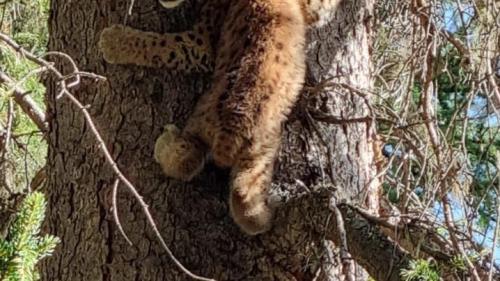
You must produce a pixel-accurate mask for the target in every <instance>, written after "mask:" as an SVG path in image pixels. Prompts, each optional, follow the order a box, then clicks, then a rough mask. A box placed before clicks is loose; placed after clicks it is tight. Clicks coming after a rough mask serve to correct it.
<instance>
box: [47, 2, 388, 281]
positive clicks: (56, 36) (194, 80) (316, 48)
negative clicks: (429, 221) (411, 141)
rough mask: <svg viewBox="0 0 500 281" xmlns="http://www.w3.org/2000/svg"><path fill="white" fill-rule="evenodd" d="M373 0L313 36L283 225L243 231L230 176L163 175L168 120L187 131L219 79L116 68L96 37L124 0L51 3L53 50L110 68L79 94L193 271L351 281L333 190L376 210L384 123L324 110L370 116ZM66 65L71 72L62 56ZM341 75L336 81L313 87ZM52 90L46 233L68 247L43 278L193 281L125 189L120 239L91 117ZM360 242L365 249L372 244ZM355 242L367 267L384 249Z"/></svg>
mask: <svg viewBox="0 0 500 281" xmlns="http://www.w3.org/2000/svg"><path fill="white" fill-rule="evenodd" d="M371 2H372V1H371V0H353V1H344V2H343V3H342V4H341V5H340V7H339V11H338V12H337V14H336V17H335V18H334V19H333V21H332V22H331V23H330V24H329V25H327V26H326V27H324V28H322V29H321V30H313V31H311V32H310V36H309V43H308V46H309V47H308V74H307V87H306V88H307V89H308V90H305V91H304V94H303V97H302V98H301V100H300V102H299V103H298V104H297V106H296V108H295V110H294V112H293V114H292V115H291V117H290V119H289V121H288V122H287V124H286V125H285V133H284V135H283V145H282V148H281V152H280V156H279V160H278V161H277V163H276V167H277V168H276V171H275V180H274V182H273V190H272V194H273V198H274V201H276V202H275V204H276V205H279V207H278V211H277V216H276V219H275V223H274V227H273V229H272V230H271V231H270V232H268V233H266V234H263V235H259V236H256V237H250V236H246V235H244V234H243V233H241V232H240V231H239V229H238V227H237V226H236V225H235V224H234V223H233V222H232V219H231V218H230V217H229V215H228V205H227V195H228V186H227V185H228V172H227V171H223V170H221V169H218V168H216V167H214V166H213V165H208V166H207V167H206V168H205V169H204V171H203V172H202V174H201V175H199V176H198V177H196V178H195V179H194V180H193V181H192V182H189V183H184V182H179V181H175V180H171V179H169V178H166V177H164V176H163V174H162V171H161V169H160V167H159V165H157V164H156V163H155V162H154V160H153V147H154V142H155V139H156V138H157V137H158V136H159V135H160V133H161V131H162V128H163V125H164V124H166V123H172V122H174V123H177V124H178V125H180V126H182V125H183V124H184V122H185V120H186V119H187V117H188V116H189V114H190V112H191V110H192V109H193V107H194V105H195V102H196V100H197V98H198V97H199V96H200V95H202V94H203V91H204V90H206V89H207V86H208V84H209V83H210V78H209V77H208V76H204V75H202V74H199V75H197V74H194V75H189V76H183V75H176V74H174V73H170V72H168V71H165V70H162V69H146V68H142V67H137V66H120V65H109V64H106V63H105V62H104V60H103V59H102V56H101V54H100V53H99V52H98V49H97V42H98V38H99V34H100V32H101V30H102V29H103V28H105V27H107V26H110V25H111V24H115V23H123V21H124V17H125V15H126V13H127V9H128V4H129V3H128V1H124V0H101V1H63V0H53V1H52V14H51V17H50V23H49V24H50V43H49V48H50V50H54V51H63V52H65V53H67V54H69V55H70V56H71V57H73V58H74V59H75V61H76V62H77V64H78V65H79V66H80V68H81V69H82V70H86V71H92V72H95V73H97V74H101V75H105V76H106V77H108V81H107V82H106V83H95V82H92V81H83V82H82V84H81V85H80V86H79V88H78V89H77V90H76V91H75V94H76V97H77V98H78V99H79V100H80V101H82V103H83V104H88V105H89V111H90V113H91V114H92V116H93V117H94V120H95V122H96V124H97V126H98V128H99V129H100V131H101V133H102V135H103V138H104V140H105V141H106V142H107V145H108V148H109V149H110V151H111V152H112V155H113V157H114V158H115V159H116V161H117V163H118V166H119V168H120V169H121V170H122V171H123V172H124V174H125V175H126V176H127V177H128V179H129V180H130V181H131V182H132V183H134V184H135V185H136V187H137V188H138V191H139V192H140V193H141V194H142V195H143V197H144V199H145V201H146V202H147V203H148V204H149V206H150V209H151V211H152V212H153V215H154V217H155V219H156V221H157V223H158V226H159V229H160V231H161V233H162V234H163V236H164V237H165V239H166V241H167V243H168V244H169V246H170V247H171V249H172V251H173V253H174V254H175V256H176V257H177V258H178V259H179V260H180V261H181V262H182V263H183V264H184V265H185V266H186V267H187V268H189V269H191V270H192V271H193V272H195V273H197V274H200V275H203V276H207V277H211V278H215V279H217V280H313V279H314V278H315V277H318V279H315V280H341V278H340V277H339V274H338V268H339V265H338V264H337V261H338V259H336V258H335V255H336V254H337V252H336V251H332V243H331V242H329V241H328V240H327V239H328V238H329V237H332V239H331V240H334V241H336V239H337V238H335V236H336V234H335V229H336V228H335V223H334V222H332V220H334V217H333V215H332V211H331V210H330V208H329V205H330V204H331V200H330V199H331V198H330V197H331V194H336V197H337V199H338V200H340V199H346V200H348V201H355V202H360V203H362V204H365V205H366V206H367V207H368V208H369V209H372V210H376V209H377V208H378V202H377V188H378V186H379V182H378V180H377V179H376V178H375V175H376V172H377V171H376V167H375V161H374V157H375V156H374V143H373V140H374V134H375V130H374V128H373V126H374V125H373V124H372V123H371V122H369V121H367V122H363V121H361V122H339V124H334V125H332V124H326V123H324V122H323V123H322V122H318V121H317V120H315V119H314V116H315V115H318V114H320V115H325V114H327V115H331V116H337V117H339V118H342V119H347V120H349V119H356V118H360V117H363V118H364V117H366V116H367V115H368V113H369V112H368V111H369V110H368V107H367V105H366V100H367V99H369V94H367V93H366V92H364V90H363V89H365V90H366V89H369V88H370V54H369V43H370V39H369V35H370V29H369V27H370V18H371V13H372V3H371ZM190 4H191V5H195V3H190ZM190 12H191V10H190V5H186V6H185V7H183V8H181V9H176V10H173V11H164V10H161V9H160V8H159V5H158V4H157V3H156V1H153V0H145V1H136V3H135V7H134V10H133V13H132V15H131V16H129V17H128V22H127V25H129V26H132V27H134V28H138V29H142V30H149V31H156V32H175V31H180V30H183V29H186V28H187V27H189V25H190V24H191V23H192V22H193V21H194V19H193V16H192V15H191V13H190ZM60 65H61V66H62V67H63V68H67V69H69V67H70V66H69V65H68V64H65V63H64V62H63V61H61V62H60ZM332 77H333V78H334V80H332V81H333V82H335V83H336V85H337V84H338V85H339V86H336V87H333V88H329V89H328V90H326V91H315V90H313V89H312V88H314V87H316V86H317V85H318V84H319V83H322V82H324V81H325V80H326V79H328V78H332ZM341 85H344V86H341ZM346 85H347V86H346ZM48 86H49V88H48V89H49V92H48V100H47V103H48V111H49V112H48V119H49V122H50V132H49V142H50V145H49V146H50V149H49V155H48V186H47V189H46V191H47V194H48V199H49V210H48V219H47V222H46V231H47V232H49V233H51V234H54V235H57V236H59V237H60V238H61V239H62V243H61V244H60V246H59V247H58V248H57V250H56V252H55V254H54V256H53V257H51V258H49V259H47V260H46V261H45V262H44V265H43V270H42V271H43V273H42V276H43V277H42V279H43V280H71V281H79V280H117V281H118V280H120V281H121V280H151V281H154V280H188V278H187V276H186V275H184V274H183V273H182V272H180V271H179V270H178V268H177V267H175V265H174V264H173V263H172V262H171V260H170V259H169V258H168V256H167V255H166V253H165V251H164V250H163V249H162V248H161V247H160V244H159V242H158V241H157V240H156V238H155V236H154V235H153V233H152V231H151V228H150V227H149V226H148V224H147V222H146V220H145V217H144V215H143V213H142V211H141V208H140V207H139V205H138V204H137V202H135V201H134V199H133V198H132V196H130V194H128V193H127V192H126V191H125V189H124V188H123V186H122V187H121V188H120V189H119V190H120V191H119V195H118V208H119V214H120V219H121V222H122V224H123V227H124V229H125V232H126V233H127V234H128V236H129V237H130V239H131V240H132V242H133V243H134V245H133V246H129V245H128V244H127V243H126V241H125V240H124V239H123V237H122V236H121V235H120V234H119V232H118V229H117V226H116V224H115V222H114V221H113V218H112V213H111V210H110V208H111V199H112V196H111V195H112V185H113V182H114V180H115V175H114V174H113V172H112V170H111V168H110V166H109V165H108V164H107V163H106V162H105V160H104V158H103V156H102V154H101V152H100V150H99V147H98V144H97V143H96V141H95V138H94V136H93V135H92V134H91V133H90V130H89V128H88V126H87V125H86V124H85V121H84V119H83V116H82V114H81V112H79V111H78V110H77V109H76V108H75V107H74V106H72V105H71V104H70V103H69V102H68V101H67V100H64V99H59V100H56V98H55V95H56V87H55V86H54V85H53V84H50V83H49V85H48ZM356 89H357V90H356ZM365 119H366V118H365ZM363 120H364V119H363ZM325 186H326V187H328V188H326V187H325ZM316 189H328V190H329V191H327V193H326V194H328V195H327V196H326V197H325V193H324V192H319V193H318V194H319V195H317V196H316V195H315V192H316V191H317V190H316ZM342 212H343V213H345V210H343V209H342ZM346 221H347V223H348V224H349V220H346ZM351 226H356V224H352V225H348V227H346V229H347V231H349V233H350V234H351V235H352V237H351V238H353V237H354V238H356V237H358V236H356V235H358V234H357V233H356V232H357V231H358V230H359V229H361V228H358V229H356V228H352V227H351ZM359 235H361V234H359ZM358 238H359V239H360V240H359V241H362V242H363V243H365V244H366V242H367V241H370V240H366V239H364V240H363V237H362V236H359V237H358ZM348 240H349V239H348ZM359 241H357V240H356V239H354V240H352V239H351V240H349V241H348V242H349V243H351V244H352V243H358V244H356V245H355V246H356V247H353V251H352V252H353V254H355V255H356V256H354V258H355V259H356V260H358V259H360V257H361V259H360V261H361V263H362V261H363V259H362V258H363V255H365V257H364V259H365V260H367V261H369V260H370V259H372V261H371V263H376V259H375V258H374V253H369V252H368V253H366V252H365V253H363V251H362V250H363V249H362V248H361V249H360V247H359V246H360V245H364V244H362V243H361V242H359ZM376 248H377V247H374V248H371V249H368V250H372V249H376ZM386 248H387V247H386ZM386 248H381V249H378V250H379V251H387V250H388V251H389V252H388V253H389V255H388V256H384V257H385V258H390V257H391V255H390V254H392V253H393V252H394V251H393V249H386ZM358 252H361V253H358ZM332 256H333V258H332ZM362 264H363V263H362ZM364 265H365V266H366V267H367V268H368V269H369V270H370V272H371V273H372V275H373V274H374V272H376V271H381V272H384V270H386V272H387V275H388V276H389V275H391V273H389V271H388V270H389V262H388V261H380V264H375V265H373V264H364ZM381 274H382V273H381ZM384 274H385V273H384ZM377 277H378V276H377ZM360 280H361V279H360ZM388 280H398V279H397V278H396V277H394V278H392V277H391V278H389V279H388Z"/></svg>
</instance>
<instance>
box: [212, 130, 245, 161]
mask: <svg viewBox="0 0 500 281" xmlns="http://www.w3.org/2000/svg"><path fill="white" fill-rule="evenodd" d="M244 142H245V141H244V138H243V136H241V135H240V134H238V133H237V132H232V131H229V130H224V129H222V130H219V132H218V133H216V135H215V138H214V140H213V145H212V157H213V159H214V162H215V164H216V165H217V166H219V167H223V168H228V167H232V166H233V165H234V164H235V161H236V159H237V158H238V156H239V153H240V152H241V147H242V146H243V144H244Z"/></svg>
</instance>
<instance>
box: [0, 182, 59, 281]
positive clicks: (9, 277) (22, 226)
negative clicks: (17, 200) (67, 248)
mask: <svg viewBox="0 0 500 281" xmlns="http://www.w3.org/2000/svg"><path fill="white" fill-rule="evenodd" d="M45 207H46V201H45V197H44V195H43V194H42V193H40V192H33V193H30V194H29V195H28V196H27V197H26V198H25V200H24V202H23V204H22V205H21V209H20V210H19V212H18V214H17V217H16V219H15V221H14V223H13V225H12V226H11V228H10V229H9V233H8V235H7V237H6V239H1V238H0V280H2V281H32V280H38V279H39V275H38V272H37V271H36V269H35V265H36V264H37V263H38V262H39V261H40V260H41V259H42V258H44V257H46V256H48V255H50V254H51V253H52V251H53V250H54V248H55V246H56V245H57V243H58V242H59V239H58V238H57V237H55V236H52V235H46V236H43V237H40V236H39V233H40V227H41V225H42V222H43V219H44V217H45V214H44V213H45Z"/></svg>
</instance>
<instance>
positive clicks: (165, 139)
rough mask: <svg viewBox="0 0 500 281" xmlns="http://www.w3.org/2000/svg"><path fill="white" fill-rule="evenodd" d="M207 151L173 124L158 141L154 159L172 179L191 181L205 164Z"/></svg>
mask: <svg viewBox="0 0 500 281" xmlns="http://www.w3.org/2000/svg"><path fill="white" fill-rule="evenodd" d="M206 154H207V149H206V147H205V145H204V144H203V143H202V142H201V141H199V140H197V139H196V138H195V137H192V136H185V135H183V134H182V133H181V131H180V130H179V128H177V127H176V126H175V125H173V124H169V125H166V126H165V131H164V132H163V134H162V135H161V136H160V137H159V138H158V139H157V140H156V143H155V149H154V157H155V160H156V162H158V163H160V165H161V167H162V169H163V172H164V173H165V174H166V175H167V176H169V177H172V178H175V179H179V180H184V181H189V180H191V179H192V178H193V177H194V176H196V175H197V174H198V173H199V172H200V171H201V170H202V169H203V166H204V164H205V158H206Z"/></svg>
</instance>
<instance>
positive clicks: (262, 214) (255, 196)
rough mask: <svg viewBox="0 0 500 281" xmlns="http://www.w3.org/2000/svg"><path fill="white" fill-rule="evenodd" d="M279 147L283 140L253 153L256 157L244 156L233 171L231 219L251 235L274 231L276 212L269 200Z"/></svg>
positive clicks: (230, 200) (230, 199)
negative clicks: (273, 220)
mask: <svg viewBox="0 0 500 281" xmlns="http://www.w3.org/2000/svg"><path fill="white" fill-rule="evenodd" d="M278 147H279V140H276V143H274V144H272V145H266V146H261V150H263V151H252V153H251V154H252V155H253V156H250V157H247V155H245V154H243V157H242V158H241V159H242V160H239V161H238V163H237V164H236V166H235V167H234V168H233V170H232V185H231V194H230V198H229V207H230V211H231V216H232V217H233V219H234V221H235V222H236V223H237V224H238V225H239V227H240V228H241V229H242V230H243V231H244V232H245V233H247V234H249V235H256V234H259V233H263V232H266V231H267V230H269V229H270V228H271V222H272V218H273V209H272V208H271V207H270V206H269V205H268V202H267V199H268V191H269V186H270V184H271V181H272V177H273V166H274V160H275V158H276V153H277V148H278Z"/></svg>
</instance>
